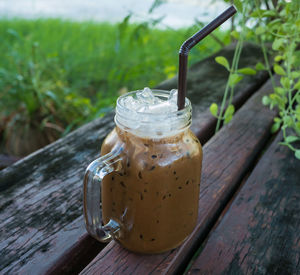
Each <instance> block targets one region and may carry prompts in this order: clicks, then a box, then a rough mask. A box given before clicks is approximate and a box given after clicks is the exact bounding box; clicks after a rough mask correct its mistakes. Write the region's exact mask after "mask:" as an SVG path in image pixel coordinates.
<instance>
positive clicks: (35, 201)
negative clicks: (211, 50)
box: [0, 45, 266, 274]
mask: <svg viewBox="0 0 300 275" xmlns="http://www.w3.org/2000/svg"><path fill="white" fill-rule="evenodd" d="M249 47H250V48H251V51H250V53H248V54H247V55H245V57H244V58H246V61H245V62H247V63H248V65H249V64H250V65H255V63H256V62H257V61H258V60H259V59H260V58H261V56H260V52H258V51H259V50H258V48H256V47H254V46H252V45H250V46H249ZM256 51H257V52H256ZM219 54H220V55H225V56H227V57H228V58H230V56H232V54H233V48H230V49H225V50H223V51H221V52H220V53H219ZM242 62H244V61H243V58H242ZM201 64H202V65H201ZM196 67H197V68H198V69H197V68H196ZM192 68H193V67H192ZM209 68H213V69H211V70H210V69H209ZM191 70H193V76H194V78H193V79H189V83H190V82H191V81H194V80H195V81H196V80H197V81H198V79H200V84H199V83H197V85H194V84H189V85H192V86H193V87H194V86H195V89H194V90H193V92H190V96H191V97H192V100H195V103H196V104H194V105H193V110H194V115H195V117H196V118H197V119H195V117H194V122H195V121H196V120H198V118H199V117H200V114H201V110H204V109H203V108H204V107H203V106H202V104H203V102H205V98H206V97H207V96H212V95H213V98H214V99H213V101H216V102H219V100H220V98H221V97H222V94H223V88H224V86H225V83H226V79H227V73H226V71H225V70H223V69H222V67H220V66H219V65H216V64H215V62H214V57H212V58H209V59H207V60H204V61H202V62H200V63H199V64H196V65H194V69H191ZM197 70H198V72H199V74H202V73H204V72H205V71H207V70H209V71H210V74H211V75H215V76H216V77H217V79H218V85H217V86H216V87H215V88H216V90H209V94H207V93H206V92H207V89H208V87H210V85H209V83H212V82H213V83H215V79H213V81H211V80H210V79H209V78H208V77H209V76H208V75H206V76H205V77H203V76H200V75H198V78H197ZM214 70H215V74H213V71H214ZM222 70H223V71H222ZM220 72H222V73H220ZM265 79H266V76H265V74H260V75H257V76H255V77H247V78H245V80H244V81H243V82H242V83H241V85H240V87H239V89H237V97H244V98H247V96H249V93H251V92H254V91H255V90H256V88H257V86H259V85H261V84H262V83H263V81H264V80H265ZM176 85H177V84H176ZM176 85H175V86H174V87H176ZM212 85H213V84H212ZM174 87H172V88H174ZM197 87H198V88H197ZM160 88H163V86H161V87H160ZM191 91H192V90H191ZM197 93H198V97H199V99H198V101H197V100H196V95H197ZM207 102H208V101H207ZM206 104H207V103H206ZM205 108H206V107H205ZM206 114H207V113H206ZM211 121H212V122H213V123H214V121H215V120H214V119H213V118H212V117H211V116H208V115H206V116H205V118H204V119H202V120H201V122H200V123H199V124H198V126H196V127H194V130H197V129H198V128H199V127H200V125H204V126H203V128H202V131H199V129H198V136H200V139H201V140H202V138H203V139H204V140H207V139H208V138H209V136H211V135H212V132H211V131H210V132H208V131H207V129H208V128H207V127H206V126H205V125H208V126H209V127H212V124H211ZM112 127H113V113H110V114H108V115H107V116H106V117H104V118H101V119H97V120H95V121H93V122H91V123H89V124H87V125H85V126H83V127H81V128H80V129H78V130H77V131H75V132H73V133H71V134H70V135H68V136H67V137H66V138H64V139H61V140H58V141H57V142H55V143H53V144H51V145H49V146H47V147H45V148H44V149H41V150H39V151H37V152H35V153H33V154H32V155H30V156H28V157H26V158H24V159H23V160H21V161H19V162H17V163H15V164H14V165H12V166H10V167H8V168H6V169H4V170H3V171H1V172H0V190H1V195H0V209H1V212H0V224H1V226H0V227H1V244H0V251H1V252H0V264H1V267H2V268H3V269H2V272H3V273H11V274H14V273H24V274H32V272H33V271H34V273H35V274H42V273H44V272H46V271H48V272H49V273H56V272H59V271H61V272H64V274H66V273H67V272H69V271H70V272H71V273H72V272H75V271H74V269H72V270H69V271H68V270H67V268H68V266H69V265H68V262H67V261H66V262H64V261H63V260H62V259H67V258H70V257H71V255H73V254H72V253H75V251H77V249H78V251H83V252H82V254H80V253H81V252H79V254H78V253H77V254H76V253H75V254H74V255H73V256H74V259H77V258H78V259H79V258H80V257H83V258H84V257H85V255H91V256H90V257H91V258H92V257H93V255H96V253H97V252H99V251H100V250H101V248H102V247H103V246H102V245H101V244H100V245H90V246H89V247H90V250H84V249H81V248H82V247H83V244H86V243H89V240H91V239H90V238H89V237H88V236H87V234H86V231H85V229H84V226H83V219H82V218H81V217H80V216H81V214H82V193H81V191H82V178H83V173H84V170H85V168H86V166H87V165H88V163H89V162H90V161H92V160H93V159H95V158H96V157H97V156H98V153H99V148H100V145H101V143H102V141H103V139H104V137H105V136H106V135H107V133H108V132H109V131H110V130H111V129H112ZM76 219H77V220H76ZM74 220H76V221H74ZM73 221H74V222H73ZM72 222H73V223H72ZM62 240H63V241H62ZM62 243H63V245H62ZM73 256H72V257H73ZM86 261H88V260H86ZM84 266H85V262H84V261H82V262H80V263H78V270H81V269H82V268H83V267H84Z"/></svg>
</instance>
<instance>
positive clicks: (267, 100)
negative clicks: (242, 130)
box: [262, 95, 270, 105]
mask: <svg viewBox="0 0 300 275" xmlns="http://www.w3.org/2000/svg"><path fill="white" fill-rule="evenodd" d="M262 104H263V105H269V104H270V99H269V97H268V96H266V95H265V96H263V98H262Z"/></svg>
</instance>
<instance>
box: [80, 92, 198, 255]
mask: <svg viewBox="0 0 300 275" xmlns="http://www.w3.org/2000/svg"><path fill="white" fill-rule="evenodd" d="M135 94H136V92H131V93H128V94H126V95H123V96H121V97H119V98H118V100H117V107H116V115H115V124H116V127H115V128H114V129H113V130H112V132H111V133H110V134H108V136H107V137H106V139H105V140H104V142H103V144H102V148H101V157H100V158H98V159H96V160H95V161H94V162H92V163H91V164H90V165H89V167H88V168H87V170H86V174H85V178H84V217H85V223H86V228H87V231H88V232H89V233H90V234H91V235H92V236H93V237H95V238H96V239H97V240H99V241H109V240H111V239H112V238H113V239H115V240H116V241H117V242H119V243H120V244H121V245H122V246H123V247H125V248H127V249H128V250H130V251H134V252H139V253H161V252H164V251H167V250H170V249H173V248H175V247H177V246H179V245H180V244H181V243H182V242H183V241H184V240H185V239H186V237H187V236H188V235H189V234H190V233H191V232H192V230H193V229H194V227H195V225H196V222H197V217H198V201H199V190H200V178H201V166H202V148H201V145H200V142H199V140H198V139H197V138H196V136H195V135H194V134H193V133H192V132H191V131H190V129H189V127H190V125H191V117H192V108H191V103H190V101H189V100H188V99H186V103H185V108H184V109H182V110H180V111H174V112H169V113H147V112H146V111H145V112H137V111H134V110H131V109H129V108H127V107H126V106H125V104H124V98H125V97H127V96H129V95H130V96H133V97H134V96H135ZM153 94H154V95H155V96H156V97H158V98H160V100H167V99H168V96H169V92H167V91H161V90H154V91H153ZM103 224H104V225H103Z"/></svg>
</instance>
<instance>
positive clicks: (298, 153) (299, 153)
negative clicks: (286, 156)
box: [295, 150, 300, 159]
mask: <svg viewBox="0 0 300 275" xmlns="http://www.w3.org/2000/svg"><path fill="white" fill-rule="evenodd" d="M295 157H296V158H297V159H300V150H296V151H295Z"/></svg>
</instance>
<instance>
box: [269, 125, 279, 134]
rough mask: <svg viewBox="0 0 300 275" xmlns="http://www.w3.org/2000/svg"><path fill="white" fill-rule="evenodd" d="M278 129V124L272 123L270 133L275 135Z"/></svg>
mask: <svg viewBox="0 0 300 275" xmlns="http://www.w3.org/2000/svg"><path fill="white" fill-rule="evenodd" d="M279 128H280V123H277V122H276V123H274V124H273V125H272V128H271V133H272V134H274V133H276V132H277V131H278V130H279Z"/></svg>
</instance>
